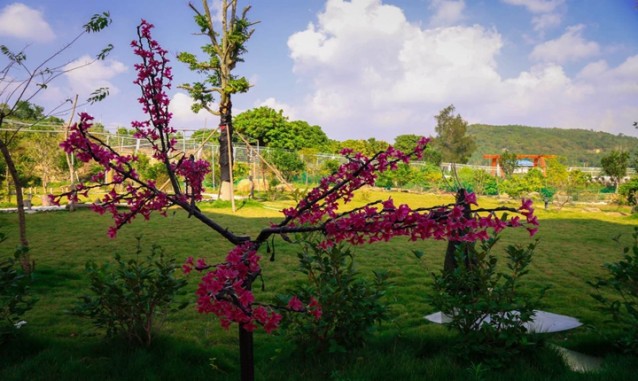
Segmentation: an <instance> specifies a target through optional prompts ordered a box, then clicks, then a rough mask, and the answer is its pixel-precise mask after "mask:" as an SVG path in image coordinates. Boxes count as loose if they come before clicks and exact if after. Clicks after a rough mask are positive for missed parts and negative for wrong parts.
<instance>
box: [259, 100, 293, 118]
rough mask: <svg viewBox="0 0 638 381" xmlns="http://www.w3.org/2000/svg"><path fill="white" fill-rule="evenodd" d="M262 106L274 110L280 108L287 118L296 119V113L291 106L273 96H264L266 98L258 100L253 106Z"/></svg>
mask: <svg viewBox="0 0 638 381" xmlns="http://www.w3.org/2000/svg"><path fill="white" fill-rule="evenodd" d="M262 106H266V107H270V108H271V109H273V110H276V111H279V110H282V111H283V112H284V115H285V116H287V117H288V119H289V120H296V119H297V113H296V111H295V108H294V107H293V106H291V105H289V104H287V103H284V102H280V101H278V100H277V99H275V98H273V97H270V98H266V100H263V101H261V100H260V101H257V102H256V103H255V107H262Z"/></svg>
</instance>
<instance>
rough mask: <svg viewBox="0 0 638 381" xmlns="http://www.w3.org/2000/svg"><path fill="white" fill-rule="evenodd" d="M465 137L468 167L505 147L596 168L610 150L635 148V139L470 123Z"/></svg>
mask: <svg viewBox="0 0 638 381" xmlns="http://www.w3.org/2000/svg"><path fill="white" fill-rule="evenodd" d="M468 134H469V135H471V136H472V137H473V138H474V139H475V141H476V147H477V148H476V151H475V152H474V154H473V155H472V157H471V158H470V163H471V164H486V163H487V161H486V160H485V159H483V155H484V154H498V153H501V152H502V151H503V149H505V148H507V149H508V150H509V151H511V152H515V153H517V154H546V155H557V156H562V157H564V158H565V159H566V160H567V164H568V165H574V166H592V167H597V166H600V159H601V157H603V156H605V155H607V154H608V153H609V151H611V150H613V149H623V150H627V151H634V150H637V149H638V138H635V137H631V136H624V135H621V136H618V135H612V134H610V133H607V132H600V131H588V130H579V129H562V128H541V127H527V126H518V125H509V126H490V125H484V124H473V125H470V126H469V127H468Z"/></svg>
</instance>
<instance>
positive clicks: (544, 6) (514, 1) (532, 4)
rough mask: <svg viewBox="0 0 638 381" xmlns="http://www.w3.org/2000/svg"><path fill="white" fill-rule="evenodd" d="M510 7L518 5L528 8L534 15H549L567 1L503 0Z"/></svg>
mask: <svg viewBox="0 0 638 381" xmlns="http://www.w3.org/2000/svg"><path fill="white" fill-rule="evenodd" d="M501 1H502V2H504V3H506V4H510V5H518V6H523V7H525V8H527V10H528V11H530V12H532V13H549V12H553V11H554V10H555V9H556V8H557V7H558V6H559V5H562V4H563V3H564V2H565V0H501Z"/></svg>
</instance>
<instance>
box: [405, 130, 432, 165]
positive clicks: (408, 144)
mask: <svg viewBox="0 0 638 381" xmlns="http://www.w3.org/2000/svg"><path fill="white" fill-rule="evenodd" d="M422 137H423V136H419V135H415V134H406V135H398V136H397V137H396V138H394V148H396V149H398V150H399V151H401V152H412V151H414V148H415V147H416V146H417V144H418V142H419V139H421V138H422ZM422 160H423V161H425V162H428V163H432V164H435V165H439V164H441V153H440V152H439V151H437V150H436V149H435V148H434V147H433V146H432V145H428V146H427V147H426V149H425V151H424V152H423V159H422Z"/></svg>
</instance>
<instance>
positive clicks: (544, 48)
mask: <svg viewBox="0 0 638 381" xmlns="http://www.w3.org/2000/svg"><path fill="white" fill-rule="evenodd" d="M584 29H585V26H584V25H582V24H579V25H574V26H570V27H569V28H567V31H566V32H565V34H563V35H562V36H560V37H559V38H557V39H555V40H550V41H546V42H543V43H542V44H539V45H536V46H535V47H534V50H532V53H531V54H530V58H531V59H533V60H535V61H544V62H558V63H565V62H570V61H579V60H582V59H585V58H590V57H593V56H596V55H598V54H600V46H599V45H598V44H597V43H596V42H594V41H587V40H586V39H585V38H583V36H582V34H583V31H584Z"/></svg>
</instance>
